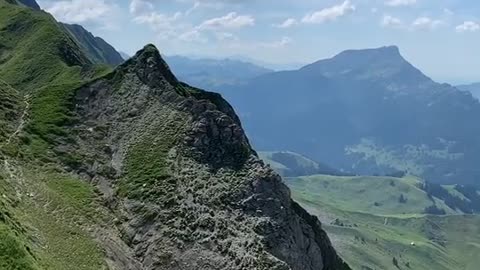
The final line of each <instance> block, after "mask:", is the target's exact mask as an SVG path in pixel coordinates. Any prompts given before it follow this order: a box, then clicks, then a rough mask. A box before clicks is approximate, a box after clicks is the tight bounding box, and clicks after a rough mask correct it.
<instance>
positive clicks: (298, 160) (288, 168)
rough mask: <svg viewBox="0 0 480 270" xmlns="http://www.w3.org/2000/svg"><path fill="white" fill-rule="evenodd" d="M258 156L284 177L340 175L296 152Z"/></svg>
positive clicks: (263, 153) (264, 153)
mask: <svg viewBox="0 0 480 270" xmlns="http://www.w3.org/2000/svg"><path fill="white" fill-rule="evenodd" d="M258 155H259V156H260V158H261V159H263V160H264V161H265V162H266V163H267V164H269V165H270V166H271V167H272V169H274V170H275V171H276V172H277V173H279V174H280V175H282V176H298V175H310V174H318V173H323V174H335V173H338V172H336V170H334V169H332V168H331V167H329V166H327V165H325V164H320V163H318V162H315V161H313V160H311V159H309V158H307V157H305V156H302V155H300V154H298V153H294V152H289V151H282V152H279V151H275V152H259V153H258Z"/></svg>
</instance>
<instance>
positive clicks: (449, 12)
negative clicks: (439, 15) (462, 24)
mask: <svg viewBox="0 0 480 270" xmlns="http://www.w3.org/2000/svg"><path fill="white" fill-rule="evenodd" d="M443 13H445V15H447V16H453V15H455V12H453V11H452V10H451V9H448V8H444V9H443Z"/></svg>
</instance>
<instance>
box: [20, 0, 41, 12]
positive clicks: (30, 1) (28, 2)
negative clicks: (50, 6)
mask: <svg viewBox="0 0 480 270" xmlns="http://www.w3.org/2000/svg"><path fill="white" fill-rule="evenodd" d="M17 1H18V2H19V3H20V4H23V5H25V6H27V7H30V8H33V9H36V10H40V6H39V5H38V4H37V2H36V1H35V0H17Z"/></svg>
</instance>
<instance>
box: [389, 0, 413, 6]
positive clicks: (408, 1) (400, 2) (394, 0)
mask: <svg viewBox="0 0 480 270" xmlns="http://www.w3.org/2000/svg"><path fill="white" fill-rule="evenodd" d="M416 3H417V0H389V1H387V2H385V5H387V6H391V7H399V6H411V5H415V4H416Z"/></svg>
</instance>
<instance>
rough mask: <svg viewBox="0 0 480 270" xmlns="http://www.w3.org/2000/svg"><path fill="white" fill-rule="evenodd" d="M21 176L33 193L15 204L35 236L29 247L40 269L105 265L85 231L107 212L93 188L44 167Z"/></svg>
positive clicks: (23, 221) (92, 267)
mask: <svg viewBox="0 0 480 270" xmlns="http://www.w3.org/2000/svg"><path fill="white" fill-rule="evenodd" d="M24 179H25V181H26V182H27V184H28V185H30V190H28V192H29V193H30V194H32V195H33V196H34V197H33V198H32V199H31V200H26V201H25V202H23V203H22V204H21V205H19V206H18V207H17V210H16V212H17V216H18V220H19V221H20V222H21V224H28V225H29V230H28V234H29V235H30V237H32V238H35V239H36V241H35V242H36V245H35V247H34V248H33V249H32V250H33V252H34V253H35V254H36V255H37V257H38V264H39V265H40V267H41V268H42V269H85V270H90V269H91V270H96V269H104V268H105V263H104V261H103V258H104V254H103V251H102V249H101V248H100V247H99V244H98V243H97V242H96V241H95V240H93V238H92V235H90V234H89V233H88V232H87V229H88V228H93V227H94V226H100V224H104V222H105V221H106V220H108V219H109V218H108V215H107V214H105V213H103V212H101V211H100V210H99V209H101V207H100V203H99V202H98V200H97V195H96V193H95V191H94V189H93V188H92V187H91V186H90V185H89V184H88V183H85V182H83V181H81V180H80V179H77V178H73V177H72V176H70V175H68V174H62V173H58V172H55V171H53V170H50V169H47V168H41V169H36V168H32V169H27V170H26V171H25V174H24Z"/></svg>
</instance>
